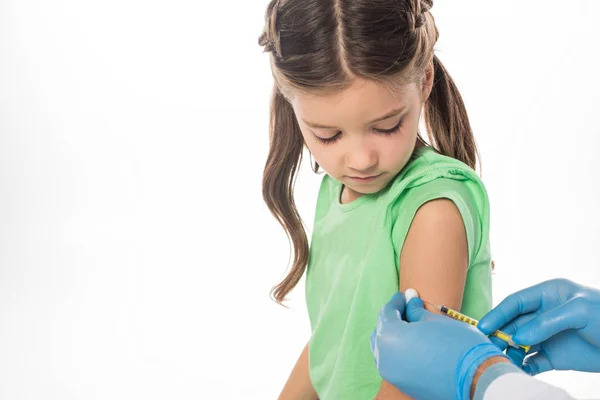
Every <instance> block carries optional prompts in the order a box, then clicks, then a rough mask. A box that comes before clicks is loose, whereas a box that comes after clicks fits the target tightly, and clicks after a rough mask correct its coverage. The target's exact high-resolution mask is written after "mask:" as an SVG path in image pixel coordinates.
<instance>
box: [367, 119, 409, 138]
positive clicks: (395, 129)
mask: <svg viewBox="0 0 600 400" xmlns="http://www.w3.org/2000/svg"><path fill="white" fill-rule="evenodd" d="M403 121H404V118H401V119H400V121H398V123H397V124H396V126H394V127H393V128H390V129H378V128H373V130H374V131H375V132H377V133H382V134H384V135H393V134H394V133H396V132H398V131H399V130H400V127H401V126H402V122H403Z"/></svg>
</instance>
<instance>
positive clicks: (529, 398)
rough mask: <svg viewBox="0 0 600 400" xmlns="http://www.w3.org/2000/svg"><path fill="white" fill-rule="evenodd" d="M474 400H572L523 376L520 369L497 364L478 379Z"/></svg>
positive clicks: (561, 390) (542, 383) (547, 385)
mask: <svg viewBox="0 0 600 400" xmlns="http://www.w3.org/2000/svg"><path fill="white" fill-rule="evenodd" d="M473 399H474V400H506V399H511V400H534V399H544V400H574V398H573V397H571V396H570V395H569V394H568V393H567V392H566V391H564V390H563V389H560V388H557V387H555V386H552V385H550V384H547V383H545V382H542V381H538V380H537V379H535V378H532V377H531V376H529V375H527V374H525V373H524V372H523V371H521V369H520V368H518V367H516V366H514V365H512V364H509V363H499V364H494V365H492V366H491V367H489V368H488V369H487V370H486V371H485V372H484V373H483V374H482V375H481V377H480V378H479V381H478V382H477V387H476V390H475V395H474V396H473Z"/></svg>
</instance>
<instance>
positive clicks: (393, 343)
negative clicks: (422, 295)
mask: <svg viewBox="0 0 600 400" xmlns="http://www.w3.org/2000/svg"><path fill="white" fill-rule="evenodd" d="M405 308H406V318H407V319H408V320H409V321H410V322H406V321H404V320H403V319H402V314H404V312H405ZM371 350H372V351H373V355H374V356H375V365H376V366H377V369H378V371H379V374H380V375H381V376H382V377H383V379H385V380H386V381H388V382H390V383H391V384H393V385H394V386H396V387H397V388H398V389H400V390H401V391H402V392H404V393H405V394H407V395H408V396H410V397H412V398H414V399H442V400H443V399H469V397H470V396H469V394H470V390H471V383H472V380H473V376H474V375H475V371H476V370H477V367H478V366H479V365H480V364H481V363H482V362H483V361H485V360H487V359H489V358H491V357H494V356H498V355H500V356H502V355H503V353H502V352H501V351H500V350H499V349H498V348H497V347H496V346H494V344H492V342H490V341H489V339H488V338H487V337H486V336H485V335H483V334H482V333H481V332H479V331H478V330H477V328H474V327H472V326H471V325H469V324H465V323H461V322H458V321H454V320H452V319H450V318H448V317H445V316H442V315H438V314H433V313H430V312H428V311H427V310H425V309H424V307H423V302H422V301H421V300H420V299H419V298H414V299H412V300H410V302H409V304H408V306H406V305H405V297H404V295H403V294H402V293H396V294H395V295H394V297H392V299H391V300H390V301H389V302H388V303H387V304H386V305H385V306H384V308H383V309H382V310H381V312H380V313H379V318H378V322H377V328H376V329H375V330H374V331H373V333H372V335H371Z"/></svg>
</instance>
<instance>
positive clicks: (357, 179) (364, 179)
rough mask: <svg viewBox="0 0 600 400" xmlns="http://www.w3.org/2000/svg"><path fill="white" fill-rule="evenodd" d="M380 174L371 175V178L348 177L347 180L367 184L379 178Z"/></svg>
mask: <svg viewBox="0 0 600 400" xmlns="http://www.w3.org/2000/svg"><path fill="white" fill-rule="evenodd" d="M380 175H381V174H379V175H373V176H367V177H365V178H361V177H359V176H349V177H348V178H350V179H352V180H353V181H355V182H360V183H368V182H372V181H374V180H375V179H377V178H379V176H380Z"/></svg>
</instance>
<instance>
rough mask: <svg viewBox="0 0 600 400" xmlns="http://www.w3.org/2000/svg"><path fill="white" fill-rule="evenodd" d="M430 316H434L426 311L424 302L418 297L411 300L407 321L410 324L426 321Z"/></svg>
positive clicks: (407, 310)
mask: <svg viewBox="0 0 600 400" xmlns="http://www.w3.org/2000/svg"><path fill="white" fill-rule="evenodd" d="M429 315H432V314H431V313H430V312H429V311H427V310H426V309H425V305H424V304H423V300H421V299H420V298H418V297H415V298H413V299H411V300H410V301H409V302H408V304H407V305H406V320H407V321H408V322H418V321H424V320H426V319H427V317H428V316H429Z"/></svg>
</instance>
